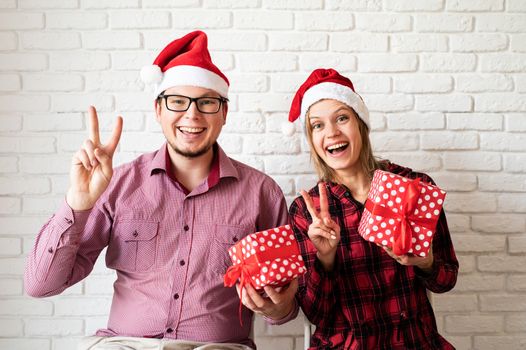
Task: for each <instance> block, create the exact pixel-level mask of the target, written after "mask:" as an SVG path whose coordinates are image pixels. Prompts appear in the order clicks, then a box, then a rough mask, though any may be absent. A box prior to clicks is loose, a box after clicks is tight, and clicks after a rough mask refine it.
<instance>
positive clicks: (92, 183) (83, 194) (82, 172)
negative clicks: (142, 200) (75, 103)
mask: <svg viewBox="0 0 526 350" xmlns="http://www.w3.org/2000/svg"><path fill="white" fill-rule="evenodd" d="M88 114H89V138H88V139H86V140H85V141H84V143H83V144H82V146H81V148H80V149H79V150H78V151H77V153H75V155H74V156H73V159H72V160H71V169H70V173H69V178H70V187H69V189H68V193H67V195H66V201H67V202H68V205H69V206H70V207H71V208H72V209H74V210H88V209H91V208H93V206H94V205H95V202H96V201H97V200H98V199H99V197H100V196H101V194H102V193H103V192H104V190H106V188H107V187H108V184H109V183H110V180H111V177H112V175H113V154H114V153H115V149H116V148H117V145H118V144H119V140H120V137H121V133H122V117H121V116H119V117H117V121H116V123H115V127H114V128H113V132H112V135H111V138H110V139H109V140H108V142H107V143H106V144H104V145H103V144H101V142H100V134H99V119H98V117H97V111H96V110H95V107H93V106H90V107H89V109H88Z"/></svg>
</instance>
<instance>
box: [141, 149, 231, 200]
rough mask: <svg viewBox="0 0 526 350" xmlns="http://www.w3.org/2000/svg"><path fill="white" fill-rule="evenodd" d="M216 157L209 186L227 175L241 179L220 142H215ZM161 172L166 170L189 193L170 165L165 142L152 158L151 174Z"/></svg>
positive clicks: (209, 176) (208, 180)
mask: <svg viewBox="0 0 526 350" xmlns="http://www.w3.org/2000/svg"><path fill="white" fill-rule="evenodd" d="M213 147H214V157H213V159H212V166H211V168H210V173H209V174H208V179H207V183H208V188H212V187H214V186H215V185H217V184H218V183H219V180H220V179H222V178H226V177H234V178H236V179H239V172H238V171H237V169H236V167H235V166H234V163H233V161H232V160H231V159H230V158H229V157H228V156H227V155H226V153H225V152H224V151H223V149H222V148H221V147H220V146H219V144H217V143H215V144H214V146H213ZM159 172H164V173H165V174H166V175H168V177H170V179H172V180H173V181H175V182H176V183H177V184H178V185H179V186H180V187H181V188H182V189H183V191H184V192H185V193H186V194H188V190H186V189H185V188H184V187H183V186H182V185H181V183H179V181H177V178H176V177H175V175H174V173H173V171H172V167H171V166H170V156H169V154H168V143H165V144H164V145H163V146H162V147H161V148H160V149H159V151H158V152H157V153H156V154H155V156H154V157H153V159H152V162H151V167H150V175H154V174H157V173H159Z"/></svg>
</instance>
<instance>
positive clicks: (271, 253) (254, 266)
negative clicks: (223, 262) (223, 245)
mask: <svg viewBox="0 0 526 350" xmlns="http://www.w3.org/2000/svg"><path fill="white" fill-rule="evenodd" d="M238 252H239V253H237V252H236V256H237V257H238V258H239V259H240V260H241V263H239V264H237V265H232V266H230V267H229V268H228V270H226V273H225V276H224V277H223V282H224V285H225V287H232V286H233V285H234V284H235V283H236V281H237V280H238V279H239V287H240V288H239V321H240V323H241V325H243V319H242V318H241V310H242V308H243V303H242V301H241V296H242V295H243V289H244V288H245V286H246V285H247V284H251V285H252V286H253V287H255V286H254V284H253V282H252V276H253V275H255V274H257V273H258V272H259V270H260V267H259V261H273V260H276V259H287V258H290V257H291V256H293V255H300V251H299V248H298V245H297V244H291V245H282V246H280V247H279V248H273V247H272V248H267V249H266V250H264V251H259V252H257V253H256V254H252V255H251V256H249V257H248V258H245V257H244V256H243V254H242V253H241V249H239V250H238Z"/></svg>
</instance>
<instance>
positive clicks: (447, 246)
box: [415, 210, 458, 293]
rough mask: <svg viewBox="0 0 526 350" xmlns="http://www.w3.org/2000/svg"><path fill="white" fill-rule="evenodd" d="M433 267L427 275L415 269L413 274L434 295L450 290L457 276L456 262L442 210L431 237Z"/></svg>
mask: <svg viewBox="0 0 526 350" xmlns="http://www.w3.org/2000/svg"><path fill="white" fill-rule="evenodd" d="M433 258H434V261H433V266H432V270H431V272H429V273H425V272H424V271H422V270H420V269H418V268H415V273H416V275H417V276H418V278H420V279H421V280H422V282H423V283H424V285H425V287H426V288H427V289H429V290H430V291H432V292H434V293H444V292H447V291H449V290H451V289H452V288H453V287H454V286H455V284H456V282H457V275H458V260H457V257H456V255H455V250H454V248H453V243H452V241H451V236H450V234H449V229H448V226H447V221H446V215H445V214H444V210H442V211H441V213H440V218H439V219H438V223H437V227H436V232H435V235H434V236H433Z"/></svg>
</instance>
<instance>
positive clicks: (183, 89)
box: [164, 86, 219, 97]
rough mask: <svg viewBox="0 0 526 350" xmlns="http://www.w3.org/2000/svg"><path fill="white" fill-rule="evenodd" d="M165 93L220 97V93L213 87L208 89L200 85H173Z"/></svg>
mask: <svg viewBox="0 0 526 350" xmlns="http://www.w3.org/2000/svg"><path fill="white" fill-rule="evenodd" d="M164 93H165V95H173V94H175V95H184V96H189V97H201V96H210V97H219V93H217V91H215V90H212V89H206V88H202V87H199V86H172V87H170V88H168V89H166V90H165V92H164Z"/></svg>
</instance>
